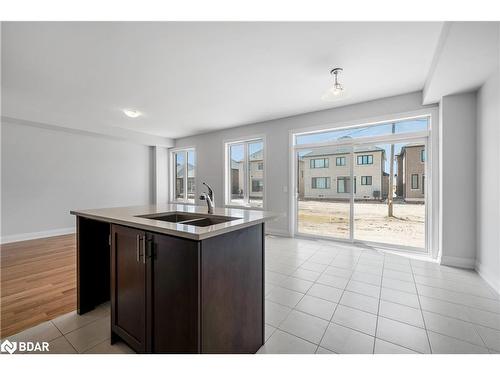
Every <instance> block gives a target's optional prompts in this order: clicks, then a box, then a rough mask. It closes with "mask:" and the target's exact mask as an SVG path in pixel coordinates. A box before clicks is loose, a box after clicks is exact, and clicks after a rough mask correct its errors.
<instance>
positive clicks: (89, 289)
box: [76, 216, 111, 315]
mask: <svg viewBox="0 0 500 375" xmlns="http://www.w3.org/2000/svg"><path fill="white" fill-rule="evenodd" d="M76 223H77V226H76V228H77V257H76V259H77V312H78V314H80V315H81V314H85V313H86V312H88V311H90V310H93V309H94V308H95V307H96V306H97V305H99V304H101V303H103V302H106V301H109V299H110V258H111V253H110V245H109V235H110V224H109V223H106V222H101V221H97V220H92V219H87V218H84V217H81V216H77V219H76Z"/></svg>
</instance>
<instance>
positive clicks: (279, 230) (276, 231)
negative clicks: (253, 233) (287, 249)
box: [266, 228, 290, 237]
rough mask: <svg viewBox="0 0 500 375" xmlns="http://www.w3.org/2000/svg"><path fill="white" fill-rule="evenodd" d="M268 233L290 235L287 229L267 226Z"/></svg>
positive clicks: (281, 235) (282, 235)
mask: <svg viewBox="0 0 500 375" xmlns="http://www.w3.org/2000/svg"><path fill="white" fill-rule="evenodd" d="M266 234H269V235H271V236H280V237H290V233H288V231H287V230H283V229H272V228H266Z"/></svg>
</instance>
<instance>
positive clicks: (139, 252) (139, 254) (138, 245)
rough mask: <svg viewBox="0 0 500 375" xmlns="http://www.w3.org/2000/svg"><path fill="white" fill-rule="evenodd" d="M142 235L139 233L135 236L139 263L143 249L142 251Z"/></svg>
mask: <svg viewBox="0 0 500 375" xmlns="http://www.w3.org/2000/svg"><path fill="white" fill-rule="evenodd" d="M140 242H141V236H140V235H139V234H138V235H136V236H135V255H136V257H137V263H139V262H140V261H141V251H140V249H139V248H140Z"/></svg>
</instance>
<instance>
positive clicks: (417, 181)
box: [410, 173, 420, 190]
mask: <svg viewBox="0 0 500 375" xmlns="http://www.w3.org/2000/svg"><path fill="white" fill-rule="evenodd" d="M413 177H417V178H416V179H415V180H413ZM419 180H420V176H419V174H418V173H412V174H411V176H410V189H411V190H420V187H419V182H420V181H419ZM413 182H416V183H417V187H414V184H413Z"/></svg>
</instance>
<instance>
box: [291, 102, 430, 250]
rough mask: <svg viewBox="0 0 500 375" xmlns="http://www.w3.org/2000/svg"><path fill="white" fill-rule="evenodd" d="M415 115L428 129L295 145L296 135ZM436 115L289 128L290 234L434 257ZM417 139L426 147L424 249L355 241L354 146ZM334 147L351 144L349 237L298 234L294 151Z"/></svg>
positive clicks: (295, 158)
mask: <svg viewBox="0 0 500 375" xmlns="http://www.w3.org/2000/svg"><path fill="white" fill-rule="evenodd" d="M417 118H428V130H427V131H422V132H414V133H400V134H388V135H383V136H375V137H362V138H354V139H348V140H341V141H333V142H321V143H312V144H301V145H297V144H295V137H296V136H297V135H301V134H307V133H315V132H324V131H328V130H332V131H335V130H341V129H345V128H354V127H358V126H359V127H361V126H369V125H378V124H384V123H391V122H401V121H404V120H411V119H417ZM435 118H437V111H434V110H432V111H416V112H413V113H411V114H408V115H407V116H401V117H399V116H394V117H392V118H391V117H387V118H385V119H382V120H380V121H372V122H364V123H359V122H358V123H357V124H354V125H353V124H351V125H347V126H344V127H341V126H331V125H330V126H329V127H327V126H323V127H319V128H318V127H316V128H305V129H297V130H291V131H290V136H289V138H290V139H289V141H290V185H289V186H290V189H289V191H290V194H289V196H290V213H291V214H290V223H289V225H290V233H291V235H292V237H304V238H314V239H323V240H333V241H340V242H345V243H355V244H362V245H367V246H371V247H377V248H382V249H387V250H390V251H395V250H399V251H403V252H407V253H414V254H419V255H427V256H431V257H433V258H436V257H437V256H438V249H437V246H436V244H437V243H438V239H437V238H436V237H437V236H438V220H439V215H438V212H437V208H438V206H437V204H436V202H437V197H436V196H435V195H436V192H437V189H436V188H435V186H436V183H437V182H438V181H437V177H436V181H434V176H433V174H434V173H435V174H436V176H437V166H438V160H437V156H438V153H437V133H438V132H437V129H433V125H435V124H433V120H434V119H435ZM432 130H434V131H432ZM414 141H420V142H423V143H424V145H425V150H426V162H425V187H424V189H425V190H424V191H425V198H424V199H425V201H424V202H425V249H422V248H415V247H411V246H402V245H391V244H387V243H378V242H371V241H363V240H356V239H355V238H354V236H355V233H354V225H353V223H354V203H355V202H354V178H353V174H354V173H353V170H354V162H355V160H354V148H355V147H356V146H360V145H368V144H372V145H373V144H381V143H386V144H387V143H389V144H390V143H394V144H398V143H404V142H414ZM332 146H333V147H335V146H350V147H351V168H350V182H351V190H350V191H351V194H350V210H349V212H350V216H349V232H350V235H349V239H343V238H335V237H329V236H321V235H311V234H307V233H300V232H299V231H298V180H297V168H298V165H297V152H298V151H300V150H304V149H313V148H314V149H317V148H320V147H332Z"/></svg>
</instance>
